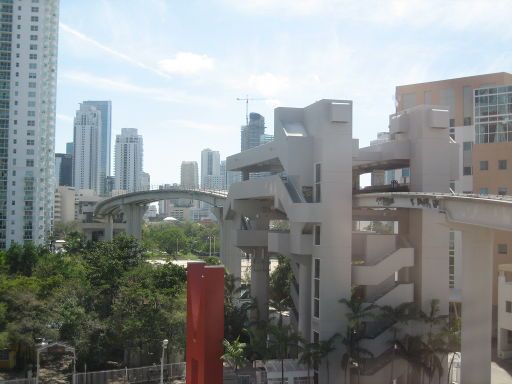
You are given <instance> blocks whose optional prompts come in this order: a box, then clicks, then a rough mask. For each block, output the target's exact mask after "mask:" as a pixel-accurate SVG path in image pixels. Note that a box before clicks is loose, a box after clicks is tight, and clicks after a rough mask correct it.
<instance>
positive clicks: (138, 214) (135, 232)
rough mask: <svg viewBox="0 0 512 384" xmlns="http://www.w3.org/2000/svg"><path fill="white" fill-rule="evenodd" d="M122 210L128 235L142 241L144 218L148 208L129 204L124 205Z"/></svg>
mask: <svg viewBox="0 0 512 384" xmlns="http://www.w3.org/2000/svg"><path fill="white" fill-rule="evenodd" d="M122 209H123V214H124V220H125V221H126V234H127V235H128V236H133V237H135V238H136V239H139V240H140V239H141V238H142V217H143V216H144V211H145V209H146V207H145V206H139V205H135V204H127V205H123V206H122Z"/></svg>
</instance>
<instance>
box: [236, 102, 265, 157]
mask: <svg viewBox="0 0 512 384" xmlns="http://www.w3.org/2000/svg"><path fill="white" fill-rule="evenodd" d="M264 135H265V118H264V117H263V116H261V115H260V114H259V113H255V112H252V113H250V114H249V123H248V124H247V125H244V126H242V129H241V131H240V149H241V150H242V151H246V150H248V149H250V148H254V147H257V146H258V145H260V144H261V143H262V142H261V139H262V136H264Z"/></svg>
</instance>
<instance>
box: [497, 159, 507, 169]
mask: <svg viewBox="0 0 512 384" xmlns="http://www.w3.org/2000/svg"><path fill="white" fill-rule="evenodd" d="M498 169H499V170H505V169H507V160H498Z"/></svg>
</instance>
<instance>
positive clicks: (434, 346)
mask: <svg viewBox="0 0 512 384" xmlns="http://www.w3.org/2000/svg"><path fill="white" fill-rule="evenodd" d="M439 312H440V309H439V300H438V299H432V301H431V302H430V310H429V312H428V313H426V312H423V311H420V312H419V317H420V319H421V320H422V321H423V323H425V324H426V325H427V327H428V331H427V334H426V340H425V341H424V347H425V350H424V352H425V358H426V360H427V364H426V365H427V369H425V370H424V372H425V373H426V374H427V377H428V379H429V383H430V382H431V381H432V377H433V376H434V374H435V372H436V371H437V373H438V375H439V377H441V376H442V374H443V364H442V362H441V360H440V359H439V353H445V347H444V341H443V338H442V337H441V336H440V335H438V334H434V330H435V328H436V329H437V328H439V327H440V326H441V325H445V324H446V320H447V318H448V316H447V315H440V314H439Z"/></svg>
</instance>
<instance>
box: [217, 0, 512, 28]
mask: <svg viewBox="0 0 512 384" xmlns="http://www.w3.org/2000/svg"><path fill="white" fill-rule="evenodd" d="M219 1H221V2H222V3H224V4H225V5H226V6H228V7H230V8H232V9H236V10H238V11H241V12H246V13H259V14H266V15H267V14H272V15H275V16H278V17H286V16H288V17H294V16H298V17H310V16H313V15H320V16H322V17H326V18H335V19H342V20H346V19H350V20H354V21H360V22H363V21H364V22H368V21H369V22H376V23H379V24H387V25H392V24H401V25H407V26H409V27H413V28H425V27H428V28H439V27H443V28H446V29H449V30H467V29H476V30H478V31H494V32H496V31H499V32H500V37H503V34H505V35H507V36H510V35H511V32H510V28H509V24H510V19H511V18H512V5H511V3H510V0H493V1H489V0H450V1H446V0H429V1H426V0H387V1H382V0H279V1H276V0H244V1H239V0H219ZM483 20H487V21H488V22H483Z"/></svg>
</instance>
